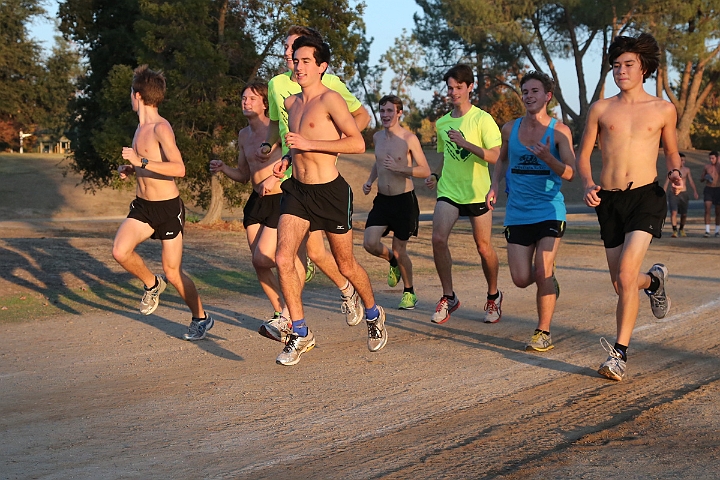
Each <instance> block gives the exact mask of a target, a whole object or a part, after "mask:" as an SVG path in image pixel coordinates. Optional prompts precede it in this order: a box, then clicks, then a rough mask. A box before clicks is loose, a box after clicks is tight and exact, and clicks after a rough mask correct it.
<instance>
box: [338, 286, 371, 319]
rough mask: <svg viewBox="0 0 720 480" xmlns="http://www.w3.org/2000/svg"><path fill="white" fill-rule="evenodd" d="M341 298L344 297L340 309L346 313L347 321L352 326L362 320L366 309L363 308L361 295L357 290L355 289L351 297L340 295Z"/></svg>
mask: <svg viewBox="0 0 720 480" xmlns="http://www.w3.org/2000/svg"><path fill="white" fill-rule="evenodd" d="M340 298H342V302H343V303H342V305H341V306H340V311H341V312H342V313H344V314H345V322H346V323H347V324H348V325H349V326H351V327H354V326H355V325H357V324H358V323H360V322H362V319H363V316H364V315H365V309H364V308H362V305H361V303H360V295H358V293H357V291H355V290H353V294H352V295H351V296H349V297H346V296H345V295H340Z"/></svg>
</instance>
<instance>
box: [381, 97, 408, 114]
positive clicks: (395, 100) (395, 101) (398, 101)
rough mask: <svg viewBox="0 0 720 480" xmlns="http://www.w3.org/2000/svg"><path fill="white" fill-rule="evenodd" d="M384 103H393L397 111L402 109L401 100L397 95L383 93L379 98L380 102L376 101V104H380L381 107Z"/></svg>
mask: <svg viewBox="0 0 720 480" xmlns="http://www.w3.org/2000/svg"><path fill="white" fill-rule="evenodd" d="M386 103H392V104H393V105H395V108H396V109H397V111H398V112H402V111H403V103H402V100H401V99H400V97H398V96H397V95H385V96H384V97H382V98H381V99H380V102H378V105H380V106H381V107H382V106H383V105H385V104H386Z"/></svg>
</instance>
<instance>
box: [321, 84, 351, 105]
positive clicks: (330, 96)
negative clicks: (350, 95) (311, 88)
mask: <svg viewBox="0 0 720 480" xmlns="http://www.w3.org/2000/svg"><path fill="white" fill-rule="evenodd" d="M321 98H322V101H323V102H326V103H331V104H332V103H342V104H343V105H345V100H343V97H342V95H340V94H339V93H338V92H336V91H335V90H332V89H330V88H328V89H327V90H325V91H324V92H323V93H322V94H321Z"/></svg>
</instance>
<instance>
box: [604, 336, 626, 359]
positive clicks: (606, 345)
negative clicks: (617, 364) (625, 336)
mask: <svg viewBox="0 0 720 480" xmlns="http://www.w3.org/2000/svg"><path fill="white" fill-rule="evenodd" d="M600 345H602V347H603V349H604V350H605V351H606V352H607V353H608V354H609V355H610V356H611V357H613V358H614V359H616V360H622V353H620V352H618V351H617V350H616V349H615V347H614V346H612V345H610V342H608V341H607V340H605V337H600Z"/></svg>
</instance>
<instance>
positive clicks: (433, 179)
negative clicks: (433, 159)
mask: <svg viewBox="0 0 720 480" xmlns="http://www.w3.org/2000/svg"><path fill="white" fill-rule="evenodd" d="M443 165H445V158H443V159H442V160H440V165H439V166H438V169H437V171H438V172H440V173H435V172H433V171H431V172H430V175H428V177H427V178H426V179H425V186H426V187H427V188H429V189H430V190H435V187H437V184H438V182H439V181H440V176H441V175H442V171H443Z"/></svg>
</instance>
